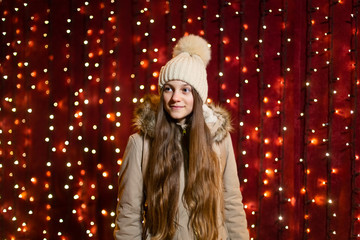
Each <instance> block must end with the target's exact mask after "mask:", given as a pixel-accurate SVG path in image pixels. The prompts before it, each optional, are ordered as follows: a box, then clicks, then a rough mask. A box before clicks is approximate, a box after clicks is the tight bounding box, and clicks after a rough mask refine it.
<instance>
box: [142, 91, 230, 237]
mask: <svg viewBox="0 0 360 240" xmlns="http://www.w3.org/2000/svg"><path fill="white" fill-rule="evenodd" d="M193 96H194V107H193V112H192V114H191V116H189V118H188V120H187V123H188V124H189V130H188V133H187V134H185V136H184V137H183V136H182V134H183V133H182V131H181V129H180V128H179V126H178V125H177V124H176V122H175V121H174V120H173V119H171V117H170V116H169V115H168V114H167V113H166V111H165V110H164V105H163V98H162V94H161V99H160V103H159V107H158V110H157V115H156V124H155V136H154V139H153V140H152V144H151V149H150V156H149V162H148V166H147V171H146V174H145V179H144V183H145V189H146V202H147V213H146V223H145V227H146V229H147V231H149V233H150V234H151V236H152V237H153V238H152V239H171V238H173V236H174V234H175V232H176V224H175V220H176V215H177V213H178V204H179V200H180V201H184V202H185V203H186V204H184V205H185V207H186V208H187V209H188V211H189V214H190V219H189V225H190V227H191V228H192V229H193V231H194V233H195V235H196V237H197V239H207V240H208V239H209V240H212V239H217V237H218V227H219V226H218V221H217V220H218V218H219V217H221V216H219V214H221V210H220V208H221V207H222V206H223V205H222V195H221V194H222V191H221V189H222V184H221V178H220V174H219V171H220V170H219V169H220V167H219V160H218V159H217V157H216V154H215V153H214V151H213V149H212V147H211V146H212V137H211V133H210V130H209V128H208V127H207V125H206V123H205V120H204V116H203V110H202V104H203V103H202V100H201V98H200V96H199V95H198V93H197V92H196V91H195V90H193ZM183 138H185V139H183ZM183 148H185V149H183ZM186 152H188V154H185V155H186V156H184V153H186ZM187 155H188V156H187ZM182 162H184V165H185V189H184V193H183V196H182V197H183V199H181V198H179V186H180V168H181V164H182Z"/></svg>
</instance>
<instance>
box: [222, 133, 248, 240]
mask: <svg viewBox="0 0 360 240" xmlns="http://www.w3.org/2000/svg"><path fill="white" fill-rule="evenodd" d="M223 141H224V142H223V144H225V146H224V147H225V149H226V163H225V166H224V174H223V184H224V205H225V206H224V207H225V224H226V228H227V230H228V233H229V237H230V239H232V240H234V239H239V240H248V239H249V232H248V230H247V221H246V214H245V211H244V207H243V204H242V195H241V192H240V183H239V177H238V173H237V165H236V160H235V154H234V149H233V145H232V141H231V137H230V134H227V136H226V138H225V139H224V140H223Z"/></svg>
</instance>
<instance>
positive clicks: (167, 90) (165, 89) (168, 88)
mask: <svg viewBox="0 0 360 240" xmlns="http://www.w3.org/2000/svg"><path fill="white" fill-rule="evenodd" d="M171 90H172V89H171V87H168V86H165V87H164V91H165V92H170V91H171Z"/></svg>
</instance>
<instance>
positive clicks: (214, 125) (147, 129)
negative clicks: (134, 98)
mask: <svg viewBox="0 0 360 240" xmlns="http://www.w3.org/2000/svg"><path fill="white" fill-rule="evenodd" d="M159 101H160V98H159V96H158V95H147V96H146V97H144V101H143V102H142V103H140V104H139V105H138V107H137V108H136V109H135V117H134V120H133V122H134V126H135V129H136V130H137V131H140V132H142V133H144V134H146V135H147V136H149V137H150V138H153V137H154V134H155V118H156V111H157V109H158V106H159ZM203 112H204V118H205V122H206V124H207V125H208V127H209V129H210V131H211V134H212V136H213V139H214V141H215V142H221V141H222V140H224V139H225V137H226V136H227V134H228V133H229V132H230V131H231V129H232V127H231V118H230V114H229V112H228V111H227V110H226V109H225V108H223V107H221V106H218V105H215V104H210V105H208V104H204V105H203Z"/></svg>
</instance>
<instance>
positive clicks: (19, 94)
mask: <svg viewBox="0 0 360 240" xmlns="http://www.w3.org/2000/svg"><path fill="white" fill-rule="evenodd" d="M184 5H186V7H184ZM359 5H360V3H359V1H357V0H353V1H351V0H340V1H333V0H307V1H306V0H304V1H300V0H299V1H292V0H268V1H265V0H234V1H223V0H218V1H215V0H208V1H206V0H203V1H200V0H199V1H185V0H182V1H180V0H179V1H175V0H172V1H164V0H159V1H154V0H153V1H150V0H139V1H135V0H132V1H131V0H121V1H120V0H103V1H101V0H91V1H88V2H86V1H83V0H82V1H80V0H78V1H77V0H47V1H45V0H32V1H20V0H0V15H1V21H0V23H1V25H0V27H1V38H0V39H1V42H0V44H1V45H0V46H1V48H0V49H1V51H0V59H1V62H0V64H1V65H0V73H1V74H0V76H1V81H0V104H1V105H0V211H1V212H0V238H1V239H111V238H112V231H113V228H114V225H113V222H114V218H115V216H114V214H115V207H116V194H117V171H118V169H119V164H120V163H121V157H122V154H123V151H124V148H125V145H126V142H127V139H128V136H129V135H130V134H131V133H132V132H133V128H132V121H131V119H132V112H133V109H134V107H135V106H136V105H137V104H138V102H140V101H141V97H142V96H143V95H144V94H146V93H157V91H158V90H157V74H158V71H159V69H160V67H161V66H162V65H163V64H165V62H166V61H167V60H168V59H169V57H170V55H171V49H172V47H173V46H174V43H175V42H176V40H178V39H179V38H180V37H181V36H183V35H184V34H189V33H192V34H200V35H202V36H204V37H205V38H206V39H207V40H208V42H209V43H210V44H211V46H212V60H211V62H210V64H209V66H208V82H209V101H210V102H215V103H219V104H222V105H224V106H225V107H226V108H227V109H228V110H229V111H230V112H231V114H232V117H233V126H234V132H233V134H232V138H233V144H234V148H235V152H236V156H237V161H238V172H239V174H240V180H241V190H242V193H243V197H244V200H243V202H244V204H245V206H246V213H247V219H248V226H249V230H250V235H251V237H252V238H254V239H351V238H354V239H355V238H357V237H358V234H360V228H359V220H358V217H360V215H359V214H360V213H359V211H358V206H359V205H358V203H359V202H360V201H359V200H360V199H359V196H358V192H359V183H360V182H359V179H358V177H357V176H358V173H359V154H360V142H359V141H360V137H359V134H360V127H359V104H360V101H359V100H360V97H359V85H360V83H359V74H360V73H359V66H358V61H359V50H360V47H359V26H358V25H359V17H360V16H359V13H358V11H359ZM154 59H155V60H154ZM334 91H336V92H334ZM284 127H286V129H284ZM327 153H328V155H327Z"/></svg>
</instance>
